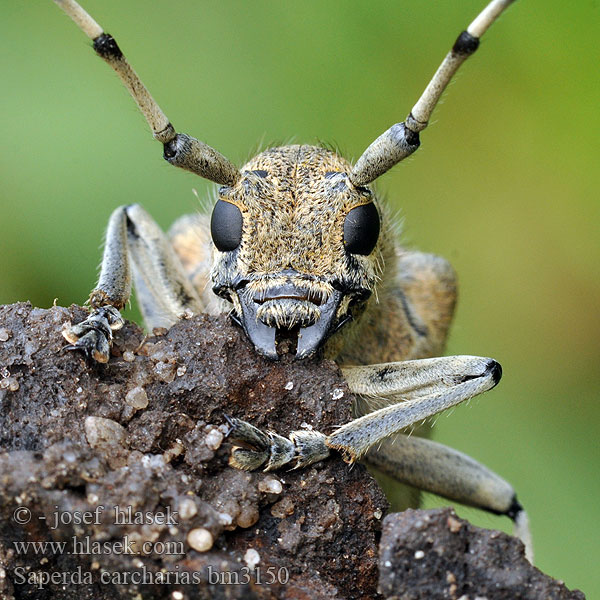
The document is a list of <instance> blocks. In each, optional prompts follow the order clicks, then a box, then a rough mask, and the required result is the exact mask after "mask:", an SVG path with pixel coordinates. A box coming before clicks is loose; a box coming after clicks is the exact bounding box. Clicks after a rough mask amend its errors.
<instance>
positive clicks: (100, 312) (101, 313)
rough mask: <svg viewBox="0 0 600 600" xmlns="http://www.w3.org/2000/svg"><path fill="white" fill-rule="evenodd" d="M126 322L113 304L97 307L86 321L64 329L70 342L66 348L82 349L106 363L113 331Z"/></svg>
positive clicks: (88, 354) (64, 333) (70, 349)
mask: <svg viewBox="0 0 600 600" xmlns="http://www.w3.org/2000/svg"><path fill="white" fill-rule="evenodd" d="M124 323H125V321H124V320H123V317H121V315H120V313H119V311H118V310H117V309H116V308H114V307H113V306H102V307H100V308H96V309H94V310H93V311H92V313H91V314H90V316H89V317H88V318H87V319H85V321H82V322H81V323H77V324H76V325H72V326H66V327H65V328H64V329H63V331H62V335H63V337H64V338H65V339H66V340H67V341H68V342H70V345H69V346H66V347H65V349H66V350H69V351H72V350H80V351H82V352H83V353H84V354H85V355H86V356H87V357H88V358H92V359H94V360H95V361H97V362H100V363H106V362H108V359H109V356H110V346H111V344H112V339H113V333H112V332H113V331H116V330H117V329H121V327H123V324H124Z"/></svg>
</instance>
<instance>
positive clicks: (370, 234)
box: [344, 202, 379, 256]
mask: <svg viewBox="0 0 600 600" xmlns="http://www.w3.org/2000/svg"><path fill="white" fill-rule="evenodd" d="M378 238H379V213H378V212H377V208H375V205H374V204H373V203H372V202H369V204H362V205H361V206H357V207H356V208H353V209H352V210H351V211H350V212H349V213H348V214H347V215H346V220H345V221H344V246H345V248H346V250H347V251H348V252H350V253H351V254H362V255H364V256H366V255H367V254H371V252H373V248H375V244H377V239H378Z"/></svg>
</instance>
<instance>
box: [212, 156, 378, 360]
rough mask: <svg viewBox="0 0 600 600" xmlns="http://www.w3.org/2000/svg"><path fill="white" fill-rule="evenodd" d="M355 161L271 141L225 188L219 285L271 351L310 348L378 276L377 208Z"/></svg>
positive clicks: (218, 217) (273, 354)
mask: <svg viewBox="0 0 600 600" xmlns="http://www.w3.org/2000/svg"><path fill="white" fill-rule="evenodd" d="M350 168H351V167H350V164H349V163H348V162H347V161H345V160H344V159H342V158H340V157H339V156H337V155H336V154H335V153H333V152H331V151H329V150H325V149H323V148H317V147H314V146H285V147H280V148H272V149H270V150H267V151H265V152H263V153H261V154H259V155H258V156H256V157H255V158H253V159H252V160H251V161H250V162H249V163H248V164H246V165H245V166H244V167H243V168H242V171H241V172H242V177H241V178H240V180H239V181H238V182H237V183H236V184H235V186H233V187H224V188H221V190H220V192H219V200H218V201H217V204H216V205H215V208H214V211H213V215H212V220H211V234H212V238H213V242H214V244H215V247H216V251H215V258H214V266H213V270H212V273H211V277H212V282H213V290H214V291H215V293H216V294H218V295H219V296H221V297H223V298H226V299H227V300H230V301H231V302H232V303H233V316H234V318H235V319H236V320H237V321H238V322H239V323H240V324H241V325H242V327H243V328H244V330H245V332H246V334H247V335H248V337H249V338H250V340H251V341H252V343H253V344H254V346H255V347H256V350H257V351H258V352H259V353H261V354H263V355H265V356H267V357H269V358H272V359H277V357H278V351H279V353H281V352H283V351H284V350H283V349H284V347H285V348H287V349H288V351H291V352H292V353H295V354H296V357H297V358H305V357H307V356H310V355H311V354H313V353H314V352H315V351H316V350H317V349H318V348H319V347H320V346H322V345H323V344H324V343H325V341H326V340H327V339H328V338H329V337H330V336H331V335H332V334H333V333H334V332H335V331H336V330H337V329H339V328H340V327H341V326H342V325H343V324H344V323H345V322H347V321H348V320H350V319H351V318H353V317H354V316H356V314H357V313H358V312H360V311H361V309H362V308H363V307H364V304H365V302H366V300H367V299H368V298H369V297H370V296H371V294H372V293H373V291H374V290H375V284H376V281H377V280H378V279H379V278H380V277H381V274H382V270H383V265H382V260H380V251H379V243H378V239H379V229H380V216H379V211H378V209H377V207H376V205H375V204H374V202H373V200H374V199H373V195H372V193H371V191H370V190H368V189H367V188H357V187H354V186H353V185H352V183H351V182H350V180H349V179H348V176H347V173H349V172H350ZM284 340H286V344H283V343H282V342H283V341H284Z"/></svg>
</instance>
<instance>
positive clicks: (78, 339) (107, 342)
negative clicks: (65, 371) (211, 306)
mask: <svg viewBox="0 0 600 600" xmlns="http://www.w3.org/2000/svg"><path fill="white" fill-rule="evenodd" d="M132 272H133V279H134V283H135V288H136V292H137V298H138V302H139V304H140V308H141V310H142V314H143V315H144V321H145V324H146V327H148V328H149V329H152V328H153V327H169V326H170V325H172V324H173V323H175V321H177V320H178V319H179V318H180V317H181V315H182V314H184V312H185V311H191V312H201V310H202V303H201V301H200V299H199V297H198V294H197V292H196V291H195V290H194V288H193V287H192V285H191V283H190V282H189V280H188V279H187V277H186V275H185V273H184V271H183V267H182V266H181V263H180V261H179V258H178V257H177V256H176V255H175V253H174V251H173V249H172V248H171V246H170V243H169V241H168V239H167V237H166V236H165V235H164V233H163V232H162V231H161V230H160V228H159V227H158V225H157V224H156V223H155V222H154V221H153V219H152V217H150V215H148V213H147V212H146V211H145V210H144V209H143V208H141V206H139V205H137V204H133V205H130V206H121V207H119V208H117V209H116V210H115V211H114V212H113V214H112V215H111V217H110V220H109V222H108V228H107V231H106V243H105V246H104V254H103V257H102V267H101V270H100V278H99V280H98V284H97V286H96V288H95V289H94V290H93V291H92V293H91V294H90V299H89V304H90V307H91V313H90V316H89V317H88V318H87V319H85V321H83V322H81V323H78V324H76V325H72V326H70V327H67V328H66V329H65V330H64V331H63V336H64V337H65V339H66V340H67V341H68V342H70V343H71V345H70V346H67V348H68V349H70V350H81V351H83V352H84V353H85V354H87V355H88V356H90V357H91V358H93V359H94V360H96V361H98V362H101V363H106V362H108V358H109V353H110V346H111V343H112V335H113V331H115V330H117V329H119V328H121V327H122V326H123V318H122V317H121V315H120V312H119V311H120V310H121V309H123V307H124V306H125V305H126V304H127V302H128V301H129V296H130V295H131V280H132Z"/></svg>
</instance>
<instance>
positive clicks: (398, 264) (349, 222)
mask: <svg viewBox="0 0 600 600" xmlns="http://www.w3.org/2000/svg"><path fill="white" fill-rule="evenodd" d="M55 2H56V3H57V4H58V5H59V6H60V7H61V8H62V9H63V10H64V11H65V12H66V13H67V14H68V15H69V16H70V17H71V18H72V19H73V20H74V21H75V23H76V24H77V25H78V26H79V27H80V28H81V29H82V30H83V32H84V33H85V34H86V35H88V37H89V38H91V39H92V40H93V45H94V49H95V51H96V53H97V54H98V55H99V56H100V57H101V58H103V59H104V60H105V61H106V62H107V63H108V64H109V65H110V66H111V67H112V68H113V69H114V70H115V71H116V73H117V75H119V77H120V78H121V80H122V81H123V83H124V84H125V86H126V87H127V88H128V90H129V91H130V93H131V95H132V96H133V98H134V100H135V101H136V103H137V105H138V107H139V109H140V110H141V112H142V113H143V115H144V117H145V118H146V120H147V122H148V124H149V125H150V128H151V129H152V132H153V135H154V137H155V138H156V139H157V140H158V141H159V142H161V143H162V144H163V148H164V158H165V160H167V161H168V162H169V163H171V164H172V165H175V166H177V167H181V168H183V169H186V170H188V171H191V172H193V173H196V174H197V175H200V176H201V177H204V178H206V179H209V180H211V181H213V182H215V183H217V184H219V185H220V186H221V187H220V188H219V192H218V199H217V201H216V204H215V205H214V208H213V211H212V216H211V217H210V219H209V218H208V217H207V216H203V215H195V216H188V217H183V218H181V219H180V220H178V221H177V222H176V223H175V225H174V226H173V228H172V230H171V232H170V235H169V236H168V237H167V236H166V235H165V234H163V233H162V231H161V230H160V229H159V227H158V226H157V225H156V223H155V222H154V221H153V220H152V218H151V217H150V216H149V215H148V214H147V213H146V212H145V211H144V210H143V209H142V208H141V206H139V205H137V204H134V205H129V206H122V207H120V208H118V209H116V210H115V211H114V213H113V214H112V216H111V217H110V220H109V224H108V230H107V235H106V244H105V248H104V255H103V259H102V267H101V273H100V277H99V281H98V284H97V286H96V288H95V289H94V290H93V291H92V293H91V295H90V299H89V304H90V307H91V311H90V315H89V317H88V318H87V319H85V320H84V321H83V322H81V323H78V324H76V325H72V326H68V327H67V328H66V329H65V330H64V331H63V335H64V337H65V338H66V339H67V340H68V342H69V343H70V344H71V345H70V348H71V349H76V350H82V351H84V352H85V353H86V354H87V355H89V356H90V357H91V358H93V359H94V360H96V361H99V362H107V361H108V360H109V351H110V346H111V341H112V335H113V333H112V332H113V331H114V330H116V329H119V328H120V327H121V326H122V325H123V319H122V317H121V315H120V310H121V309H122V308H123V307H124V306H125V304H126V303H127V301H128V299H129V296H130V291H131V280H132V278H133V282H134V284H135V287H136V291H137V295H138V299H139V303H140V305H141V310H142V314H143V316H144V320H145V323H146V325H147V326H148V327H149V328H153V327H157V326H162V327H166V326H170V325H172V324H173V323H174V322H175V321H177V320H178V319H179V318H180V317H181V316H182V315H184V314H186V313H188V314H189V313H196V312H201V311H209V312H223V311H228V310H229V311H230V314H231V317H232V319H233V321H234V322H235V323H237V324H238V325H239V326H240V327H242V328H243V330H244V331H245V333H246V335H247V336H248V338H249V339H250V341H251V342H252V344H253V345H254V347H255V349H256V351H257V352H259V353H260V354H262V355H264V356H266V357H268V358H270V359H272V360H277V359H278V358H279V357H280V356H281V355H282V354H283V353H288V354H289V353H291V354H293V355H295V358H296V359H302V358H305V357H309V356H312V355H314V354H315V353H316V352H317V351H319V350H321V351H322V352H323V354H324V355H325V356H326V357H329V358H334V359H335V360H336V361H337V362H338V364H339V365H340V366H341V367H342V371H343V374H344V376H345V378H346V380H347V382H348V385H349V387H350V389H351V390H352V392H354V393H355V394H357V395H359V397H361V398H362V401H361V403H360V405H359V406H358V408H357V414H356V418H355V419H354V420H353V421H351V422H350V423H347V424H346V425H343V426H342V427H340V428H339V429H337V430H336V431H335V432H333V433H332V434H330V435H325V434H323V433H320V432H318V431H313V430H299V431H295V432H293V433H292V434H291V435H290V436H289V438H285V437H282V436H280V435H278V434H276V433H274V432H271V431H268V432H263V431H261V430H259V429H257V428H255V427H254V426H252V425H251V424H249V423H246V422H244V421H241V420H239V419H231V420H230V424H231V433H230V438H231V440H232V441H233V442H234V443H236V444H239V446H234V448H233V450H232V454H231V458H230V463H231V464H232V465H233V466H234V467H237V468H240V469H248V470H254V469H259V468H264V469H266V470H273V469H279V468H281V467H283V466H286V465H287V466H292V467H295V468H301V467H304V466H306V465H309V464H311V463H313V462H316V461H320V460H322V459H324V458H326V457H327V456H328V455H329V454H330V452H332V451H338V452H340V453H341V454H342V456H343V457H344V459H345V460H346V461H348V462H354V461H356V460H359V459H362V460H364V461H365V462H367V463H369V464H371V465H373V466H375V467H376V468H378V469H380V470H382V471H384V472H385V473H387V474H389V475H392V476H393V477H395V478H397V479H398V480H400V481H403V482H405V483H409V484H411V485H412V486H415V487H418V488H420V489H423V490H427V491H431V492H434V493H436V494H440V495H442V496H445V497H447V498H450V499H452V500H457V501H459V502H462V503H465V504H469V505H473V506H477V507H479V508H482V509H485V510H488V511H491V512H493V513H497V514H503V515H507V516H509V517H511V518H512V519H513V520H514V522H515V526H516V531H517V533H518V535H520V536H521V537H522V539H523V540H524V541H525V543H526V546H527V548H528V551H529V553H530V555H531V551H530V534H529V527H528V522H527V517H526V514H525V512H524V510H523V509H522V507H521V505H520V504H519V503H518V502H517V500H516V496H515V493H514V491H513V489H512V487H511V486H510V485H509V484H508V483H507V482H506V481H504V480H503V479H501V478H500V477H499V476H498V475H496V474H495V473H493V472H491V471H490V470H489V469H487V468H486V467H484V466H483V465H481V464H479V463H477V462H476V461H474V460H473V459H472V458H470V457H468V456H465V455H464V454H461V453H460V452H457V451H456V450H453V449H451V448H448V447H445V446H443V445H441V444H438V443H435V442H432V441H430V440H427V439H422V438H419V437H416V436H408V435H405V434H403V432H405V431H406V429H407V428H408V427H410V426H411V425H413V424H415V423H418V422H420V421H422V420H423V419H425V418H427V417H429V416H431V415H434V414H436V413H439V412H440V411H443V410H445V409H447V408H449V407H451V406H454V405H456V404H458V403H460V402H463V401H464V400H467V399H469V398H471V397H473V396H475V395H477V394H481V393H483V392H485V391H487V390H489V389H491V388H493V387H494V386H495V385H496V384H497V383H498V381H499V380H500V377H501V368H500V365H499V364H498V363H497V362H496V361H494V360H492V359H490V358H479V357H474V356H453V357H439V355H440V354H441V352H442V349H443V345H444V342H445V339H446V335H447V331H448V327H449V324H450V320H451V317H452V313H453V310H454V304H455V298H456V284H455V276H454V273H453V270H452V268H451V267H450V265H449V264H448V263H447V262H446V261H445V260H444V259H442V258H439V257H437V256H434V255H430V254H424V253H420V252H414V251H407V250H405V249H403V248H401V247H398V246H397V245H396V242H395V240H394V239H393V235H392V231H391V227H390V219H389V215H388V212H387V209H386V207H385V205H384V204H383V203H382V202H381V201H380V199H378V198H377V197H376V195H375V194H374V192H373V191H372V190H371V189H370V188H369V184H371V183H372V182H374V181H375V180H376V179H377V178H378V177H379V176H380V175H382V174H383V173H385V172H386V171H388V170H389V169H390V168H392V167H393V166H394V165H395V164H397V163H398V162H400V161H401V160H403V159H404V158H406V157H407V156H409V155H410V154H412V153H413V152H414V151H415V150H416V149H417V148H418V147H419V143H420V140H419V136H420V132H421V131H422V130H423V129H425V127H426V126H427V123H428V121H429V119H430V117H431V114H432V112H433V109H434V108H435V106H436V104H437V102H438V101H439V99H440V96H441V94H442V92H443V91H444V89H445V88H446V86H447V85H448V83H449V82H450V80H451V79H452V76H453V75H454V73H455V72H456V70H457V69H458V67H459V66H460V65H461V64H462V63H463V62H464V61H465V60H466V59H467V58H468V57H469V56H470V55H471V54H473V53H474V52H475V50H476V49H477V47H478V45H479V39H480V37H481V36H482V35H483V33H484V32H485V31H486V30H487V29H488V27H489V26H490V25H491V24H492V23H493V22H494V21H495V19H496V18H497V17H498V16H499V15H500V14H501V13H502V11H503V10H504V9H506V8H507V6H508V5H509V4H510V3H511V2H512V0H492V2H490V3H489V4H488V6H487V7H486V8H485V9H484V10H483V11H482V12H481V13H480V14H479V15H478V16H477V17H476V18H475V20H474V21H473V22H472V23H471V24H470V25H469V27H468V28H467V29H466V31H463V32H462V33H461V34H460V35H459V36H458V38H457V40H456V42H455V43H454V46H453V47H452V49H451V50H450V52H449V53H448V54H447V56H446V57H445V58H444V60H443V62H442V64H441V65H440V67H439V68H438V70H437V72H436V73H435V75H434V76H433V78H432V79H431V81H430V83H429V85H428V86H427V88H426V89H425V91H424V92H423V94H422V95H421V97H420V98H419V100H418V101H417V103H416V104H415V105H414V107H413V109H412V110H411V111H410V113H409V114H408V116H407V117H406V119H405V121H404V122H402V123H397V124H395V125H393V126H392V127H390V128H389V129H388V130H387V131H385V132H384V133H383V134H382V135H380V136H379V137H378V138H377V139H376V140H375V141H374V142H373V143H372V144H371V145H370V146H369V147H368V148H367V149H366V150H365V151H364V153H363V154H362V156H361V157H360V158H359V159H358V161H357V162H356V163H355V164H354V165H352V164H350V163H349V162H348V161H347V160H345V159H344V158H342V157H341V156H339V155H338V154H336V153H335V152H333V151H331V150H329V149H326V148H322V147H317V146H309V145H289V146H281V147H276V148H270V149H268V150H265V151H264V152H261V153H260V154H258V155H257V156H255V157H254V158H252V159H251V160H250V161H249V162H248V163H247V164H246V165H244V166H243V167H242V168H241V169H238V168H237V167H236V166H234V165H233V164H232V163H231V162H230V161H229V160H228V159H227V158H225V157H224V156H223V155H221V154H220V153H219V152H217V151H216V150H215V149H213V148H211V147H210V146H208V145H206V144H205V143H203V142H201V141H199V140H197V139H195V138H193V137H191V136H189V135H187V134H185V133H177V132H176V130H175V128H174V126H173V125H172V124H171V123H170V122H169V120H168V118H167V117H166V116H165V114H164V113H163V112H162V110H161V109H160V108H159V106H158V105H157V103H156V102H155V101H154V99H153V98H152V96H151V95H150V93H149V92H148V90H147V89H146V88H145V86H144V85H143V83H142V82H141V81H140V79H139V78H138V76H137V74H136V73H135V72H134V70H133V69H132V68H131V66H130V65H129V63H128V62H127V60H126V59H125V57H124V56H123V53H122V52H121V50H120V48H119V46H118V45H117V43H116V42H115V40H114V39H113V37H112V36H110V35H109V34H108V33H106V32H104V30H103V29H102V28H101V27H100V26H99V25H98V24H97V23H96V22H95V21H94V20H93V19H92V17H90V15H88V14H87V13H86V12H85V11H84V10H83V9H82V8H81V7H80V6H79V5H78V4H77V3H76V2H75V1H74V0H55ZM208 282H210V285H207V283H208ZM213 292H214V294H216V296H213Z"/></svg>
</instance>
